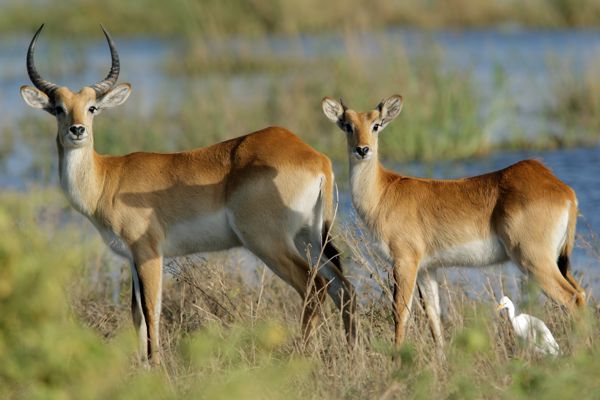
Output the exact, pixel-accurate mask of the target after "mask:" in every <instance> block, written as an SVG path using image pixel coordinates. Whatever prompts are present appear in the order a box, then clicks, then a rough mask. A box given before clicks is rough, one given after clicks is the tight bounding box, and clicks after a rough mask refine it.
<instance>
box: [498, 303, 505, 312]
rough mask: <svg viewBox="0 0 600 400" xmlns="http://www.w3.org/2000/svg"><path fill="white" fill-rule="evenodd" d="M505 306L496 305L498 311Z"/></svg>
mask: <svg viewBox="0 0 600 400" xmlns="http://www.w3.org/2000/svg"><path fill="white" fill-rule="evenodd" d="M503 308H504V306H503V305H502V304H498V306H497V307H496V311H500V310H502V309H503Z"/></svg>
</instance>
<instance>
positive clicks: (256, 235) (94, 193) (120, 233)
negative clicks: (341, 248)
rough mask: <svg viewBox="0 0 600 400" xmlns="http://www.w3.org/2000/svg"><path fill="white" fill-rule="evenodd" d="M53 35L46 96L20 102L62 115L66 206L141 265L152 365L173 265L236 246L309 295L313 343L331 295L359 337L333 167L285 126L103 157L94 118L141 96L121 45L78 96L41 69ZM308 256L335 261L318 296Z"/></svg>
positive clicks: (141, 304)
mask: <svg viewBox="0 0 600 400" xmlns="http://www.w3.org/2000/svg"><path fill="white" fill-rule="evenodd" d="M42 27H43V25H42V26H41V27H40V28H39V29H38V31H37V32H36V34H35V35H34V37H33V39H32V41H31V44H30V45H29V49H28V52H27V72H28V74H29V77H30V79H31V81H32V82H33V84H34V85H35V88H34V87H31V86H23V87H21V94H22V96H23V98H24V99H25V101H26V102H27V104H29V105H30V106H31V107H34V108H41V109H43V110H45V111H47V112H49V113H50V114H52V115H54V116H55V117H56V120H57V122H58V133H57V138H56V143H57V147H58V160H59V163H58V165H59V176H60V184H61V187H62V189H63V191H64V192H65V194H66V196H67V198H68V199H69V201H70V202H71V204H72V205H73V207H74V208H75V209H76V210H77V211H79V212H80V213H82V214H83V215H84V216H86V217H87V218H88V219H89V220H90V221H91V222H92V223H93V224H94V225H95V227H96V228H97V229H98V231H99V232H100V234H101V235H102V238H103V239H104V241H105V242H106V243H107V244H108V246H110V248H111V249H112V250H114V251H115V252H116V253H118V254H120V255H122V256H124V257H126V258H128V259H129V260H130V261H131V265H132V281H133V285H132V287H133V289H132V314H133V320H134V324H135V326H136V328H137V330H138V333H139V340H140V351H141V353H142V357H143V358H144V359H146V358H148V357H149V358H150V360H151V361H152V363H154V364H158V363H159V337H158V333H159V317H160V307H161V285H162V263H163V257H165V256H177V255H184V254H190V253H194V252H201V251H213V250H223V249H229V248H232V247H237V246H244V247H246V248H247V249H249V250H250V251H252V252H253V253H254V254H255V255H257V256H258V257H259V258H260V259H261V260H262V261H264V262H265V264H267V266H269V267H270V268H271V269H272V270H273V271H274V272H275V273H276V274H277V275H279V276H280V277H281V278H282V279H283V280H284V281H286V282H287V283H289V284H290V285H291V286H292V287H293V288H294V289H295V290H296V291H297V292H298V293H299V294H300V295H301V296H302V297H303V298H305V300H306V303H305V304H306V307H305V310H304V313H303V326H304V333H305V334H306V333H307V332H308V331H309V329H310V327H311V326H313V325H314V323H315V318H316V316H317V314H318V311H317V310H316V308H317V306H318V305H319V303H320V302H321V301H322V300H323V293H324V290H326V291H327V292H328V293H329V295H330V296H331V297H332V299H333V300H334V302H335V303H336V305H337V306H338V307H339V308H340V309H341V310H342V314H343V320H344V326H345V329H346V333H347V336H348V339H349V340H353V337H354V334H355V328H354V323H353V320H352V312H353V309H354V289H353V287H352V285H351V284H350V283H349V282H348V281H347V280H346V279H345V278H344V276H343V274H342V271H341V266H340V263H339V258H338V253H337V250H336V249H335V247H334V246H333V245H332V244H331V243H330V242H329V241H328V240H327V233H328V229H329V226H330V224H331V220H332V214H333V210H332V197H333V172H332V168H331V162H330V161H329V159H328V158H327V157H325V156H324V155H322V154H320V153H318V152H317V151H315V150H314V149H312V148H311V147H310V146H308V145H306V144H305V143H303V142H302V141H301V140H300V139H299V138H298V137H296V136H295V135H294V134H292V133H291V132H289V131H287V130H285V129H283V128H267V129H263V130H261V131H258V132H254V133H251V134H248V135H246V136H242V137H239V138H236V139H231V140H228V141H225V142H223V143H219V144H216V145H213V146H210V147H206V148H201V149H196V150H192V151H187V152H182V153H174V154H156V153H133V154H129V155H126V156H121V157H114V156H105V155H100V154H98V153H96V152H95V151H94V135H93V130H92V122H93V120H94V117H95V115H96V114H99V113H100V112H101V111H102V110H104V109H108V108H111V107H115V106H118V105H120V104H122V103H123V102H124V101H125V100H126V99H127V97H128V96H129V93H130V91H131V86H130V85H129V84H127V83H122V84H119V85H116V82H117V78H118V76H119V69H120V66H119V57H118V54H117V50H116V48H115V45H114V43H113V41H112V39H111V37H110V36H109V34H108V33H107V32H106V31H104V34H105V36H106V39H107V41H108V45H109V47H110V52H111V58H112V66H111V69H110V72H109V74H108V76H107V77H106V78H105V79H104V80H102V81H101V82H99V83H96V84H94V85H91V86H86V87H84V88H83V89H81V90H80V91H79V92H72V91H71V90H69V89H68V88H66V87H59V86H57V85H55V84H53V83H51V82H49V81H47V80H44V79H43V78H42V77H41V76H40V74H39V73H38V72H37V70H36V67H35V65H34V47H35V43H36V40H37V37H38V35H39V33H40V31H41V29H42ZM103 30H104V29H103ZM307 247H308V248H310V252H311V258H312V260H310V262H311V263H313V264H312V265H314V263H316V262H317V259H319V258H322V259H323V260H324V261H323V262H322V264H323V265H321V266H320V268H319V269H318V273H317V275H316V278H315V282H314V286H313V290H308V288H309V287H310V286H312V283H310V282H309V280H310V277H311V271H310V264H309V260H307V258H306V255H307ZM321 252H323V254H324V256H323V257H320V253H321ZM325 287H326V289H325Z"/></svg>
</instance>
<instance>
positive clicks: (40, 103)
mask: <svg viewBox="0 0 600 400" xmlns="http://www.w3.org/2000/svg"><path fill="white" fill-rule="evenodd" d="M21 97H23V100H25V103H27V105H29V106H30V107H33V108H41V109H42V110H44V111H47V112H49V113H50V114H52V115H55V113H54V107H53V105H52V102H51V101H50V98H49V97H48V95H46V93H44V92H42V91H41V90H39V89H37V88H34V87H33V86H27V85H24V86H21Z"/></svg>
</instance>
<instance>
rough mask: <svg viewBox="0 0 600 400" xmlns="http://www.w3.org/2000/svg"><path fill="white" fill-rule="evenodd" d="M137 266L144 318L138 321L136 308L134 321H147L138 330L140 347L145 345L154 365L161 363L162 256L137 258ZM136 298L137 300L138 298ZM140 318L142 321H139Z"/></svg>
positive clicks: (140, 303) (140, 301) (140, 300)
mask: <svg viewBox="0 0 600 400" xmlns="http://www.w3.org/2000/svg"><path fill="white" fill-rule="evenodd" d="M135 268H136V272H137V277H138V285H139V303H138V304H139V305H140V306H141V310H142V316H141V317H142V318H139V317H138V318H137V319H138V321H136V312H135V308H134V312H133V316H134V323H136V322H139V323H140V324H141V323H143V322H145V327H141V329H139V330H138V334H139V335H140V342H141V343H140V347H141V348H144V347H145V349H146V350H145V355H147V357H148V359H149V360H150V363H151V364H152V365H159V364H160V352H159V349H160V342H159V337H158V330H159V321H160V307H161V294H162V257H160V256H158V255H154V256H152V257H140V258H138V259H136V262H135ZM134 290H135V280H134ZM134 295H135V293H134ZM132 300H133V299H132ZM135 300H136V302H137V300H138V299H135ZM136 306H137V305H136ZM132 308H133V304H132ZM140 319H141V321H139V320H140ZM144 328H145V329H144ZM143 331H145V332H146V338H145V343H142V341H143V340H144V338H143V337H142V333H143ZM144 345H145V346H144ZM145 358H146V357H144V355H143V356H142V359H145Z"/></svg>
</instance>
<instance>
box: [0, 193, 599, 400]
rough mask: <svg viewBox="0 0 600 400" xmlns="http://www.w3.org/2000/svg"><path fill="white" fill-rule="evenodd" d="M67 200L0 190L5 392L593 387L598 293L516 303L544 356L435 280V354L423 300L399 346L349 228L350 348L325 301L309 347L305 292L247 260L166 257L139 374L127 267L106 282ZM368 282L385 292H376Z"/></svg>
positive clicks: (103, 261) (545, 391) (307, 393)
mask: <svg viewBox="0 0 600 400" xmlns="http://www.w3.org/2000/svg"><path fill="white" fill-rule="evenodd" d="M65 205H66V202H65V200H64V199H63V198H62V196H61V195H60V194H59V193H57V192H56V191H54V190H45V191H41V190H32V191H29V192H24V193H13V192H4V193H2V194H1V195H0V235H1V236H2V237H3V240H2V241H0V265H1V266H2V268H0V315H2V318H0V356H1V357H2V363H0V397H2V398H8V399H13V398H14V399H21V398H23V399H38V398H39V399H42V398H43V399H47V398H61V399H70V398H73V399H96V398H98V399H102V398H134V399H135V398H140V399H141V398H148V397H152V398H165V399H170V398H173V399H175V398H177V399H179V398H194V399H197V398H206V399H215V398H217V399H218V398H223V399H225V398H240V397H244V398H249V399H254V398H256V399H259V398H260V399H263V398H268V399H277V398H292V399H293V398H302V399H323V398H347V399H353V398H397V397H404V398H416V399H420V398H440V397H444V398H461V399H462V398H467V399H468V398H494V399H495V398H498V399H501V398H510V399H521V398H523V399H526V398H532V397H533V398H557V399H558V398H593V397H594V396H596V395H597V393H598V391H599V390H600V382H599V381H598V379H597V371H598V369H599V368H600V364H599V361H598V360H600V358H599V356H600V344H599V339H600V329H598V327H599V326H598V323H599V322H600V316H599V315H598V304H597V303H596V302H595V300H593V299H592V300H591V304H590V306H589V309H588V312H587V313H584V314H583V315H582V316H581V317H579V318H576V319H571V318H569V317H568V316H567V315H566V314H565V312H564V311H563V310H562V309H560V308H558V307H556V306H555V305H553V304H551V303H540V302H538V301H537V300H536V301H532V302H531V303H529V304H519V305H520V306H521V308H524V309H525V310H527V311H528V312H530V313H532V314H534V315H538V316H540V317H541V318H542V319H544V320H545V321H546V322H547V324H548V325H549V327H550V329H551V330H552V331H553V332H554V334H555V337H556V338H557V340H558V342H559V344H560V345H561V348H562V350H563V352H564V354H563V355H562V356H561V357H559V358H557V359H551V358H541V357H538V356H536V355H535V354H533V353H532V351H531V350H530V349H528V348H526V347H523V346H521V345H519V343H518V342H517V341H515V339H514V335H513V334H512V333H511V330H510V328H509V326H508V324H507V321H506V320H503V319H502V318H498V316H497V315H495V313H494V303H493V297H497V296H495V295H494V293H493V291H492V289H491V288H488V289H487V290H486V291H484V292H482V293H480V295H479V296H478V297H473V296H472V295H471V296H467V295H466V292H465V290H464V289H463V288H462V287H461V286H458V285H455V284H451V283H448V282H442V288H443V290H442V293H443V294H445V295H446V296H449V299H450V300H451V302H450V305H449V307H448V310H447V312H446V316H445V319H444V334H445V336H446V340H447V343H448V347H447V349H446V360H445V361H443V360H439V359H437V358H436V357H435V352H434V351H433V342H432V339H431V337H430V334H429V330H428V327H427V322H426V319H425V317H424V312H423V311H422V310H421V309H420V307H419V305H418V303H416V304H415V308H414V312H413V315H412V316H411V323H410V324H409V332H408V340H407V343H406V344H405V345H404V346H403V347H402V348H401V349H399V350H395V349H394V348H393V347H392V346H391V342H390V339H391V337H392V312H391V306H390V301H389V282H388V281H387V280H386V279H384V278H382V279H381V280H380V281H379V283H376V281H377V279H374V278H369V274H370V273H372V272H374V270H373V268H377V269H382V270H385V269H386V268H387V266H386V265H385V264H381V263H380V262H379V261H378V258H377V257H375V258H374V259H375V264H367V263H365V262H364V261H363V260H364V259H365V257H366V256H367V254H368V253H370V252H373V249H370V248H368V247H367V248H364V247H362V246H359V245H358V243H357V240H358V239H357V237H356V236H355V234H354V233H353V232H355V227H353V226H351V229H344V234H343V235H338V236H336V238H335V241H336V243H338V244H339V245H340V246H341V247H344V248H345V250H344V253H345V261H346V264H347V265H349V261H350V260H353V261H354V263H355V266H354V267H353V268H352V269H351V271H352V272H351V275H352V276H351V279H352V280H353V281H354V282H355V283H361V282H362V283H361V286H360V290H359V300H360V305H359V309H358V312H359V314H358V323H359V328H360V341H359V344H358V345H357V346H356V348H355V349H353V350H349V349H348V348H347V347H346V345H345V340H344V334H343V330H342V328H341V321H340V318H339V314H338V313H337V312H335V311H334V310H333V309H332V307H330V306H329V305H327V307H325V308H324V309H323V310H322V311H323V317H324V319H323V323H322V325H321V326H320V327H319V328H318V330H317V331H316V332H315V335H314V336H313V337H312V338H311V340H310V341H309V343H308V344H304V342H303V341H302V340H301V339H300V336H301V335H300V329H299V315H300V312H301V302H300V299H299V298H297V296H296V295H295V294H294V293H293V290H292V289H290V288H289V287H287V286H286V285H285V284H284V283H283V282H282V281H281V280H279V279H278V278H276V277H275V276H274V275H273V274H271V273H270V272H268V271H263V269H262V268H259V269H258V270H257V272H256V274H257V275H256V280H255V282H257V283H254V284H248V283H246V282H247V281H248V280H247V278H243V275H244V274H243V273H242V272H241V271H243V269H244V268H245V265H243V264H241V265H236V264H235V263H234V264H233V265H232V262H231V260H232V258H231V256H229V257H227V256H226V255H214V256H211V257H208V258H207V259H200V258H198V257H186V258H180V259H178V260H177V261H176V262H174V263H171V264H169V265H168V266H167V267H166V269H167V270H169V271H170V273H171V274H172V275H171V278H170V279H167V280H166V281H165V288H164V289H165V290H164V297H163V318H162V324H161V337H162V345H163V347H162V352H163V359H164V364H163V366H162V367H161V368H158V369H154V370H150V371H147V370H144V369H143V368H141V367H140V365H139V364H138V363H137V362H136V361H135V359H136V358H135V354H134V348H135V347H136V346H135V344H134V340H133V339H134V333H133V329H132V326H131V325H132V324H131V321H130V316H129V299H130V292H129V290H130V276H129V272H128V270H129V269H128V268H127V267H126V266H124V265H123V266H122V271H123V272H122V274H121V275H120V276H118V275H117V276H116V278H115V276H114V274H113V273H111V272H110V271H111V270H114V267H115V258H114V257H109V256H107V250H106V249H105V248H104V246H103V245H102V244H101V242H100V239H99V238H98V235H97V234H96V233H95V232H93V231H92V228H91V226H90V224H89V223H88V222H87V221H84V219H83V218H82V217H81V216H78V215H77V216H75V215H76V214H75V213H74V211H72V210H71V209H69V208H65ZM594 245H595V246H598V244H597V243H596V244H594ZM365 252H366V253H365ZM227 259H228V260H229V261H228V262H226V260H227ZM226 264H227V265H229V266H226ZM116 265H117V266H119V262H117V264H116ZM376 276H379V275H378V274H375V277H376ZM361 277H362V278H361ZM379 284H380V285H381V286H380V289H381V290H382V291H379V290H374V289H371V288H372V287H375V288H377V285H379ZM463 285H467V287H468V282H466V283H463ZM115 288H117V289H118V290H119V292H118V293H119V295H118V297H117V301H116V302H115V301H114V300H113V293H114V290H115ZM530 298H531V299H537V297H536V296H533V295H531V296H530ZM217 304H219V305H220V306H217ZM392 356H395V359H393V358H392Z"/></svg>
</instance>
